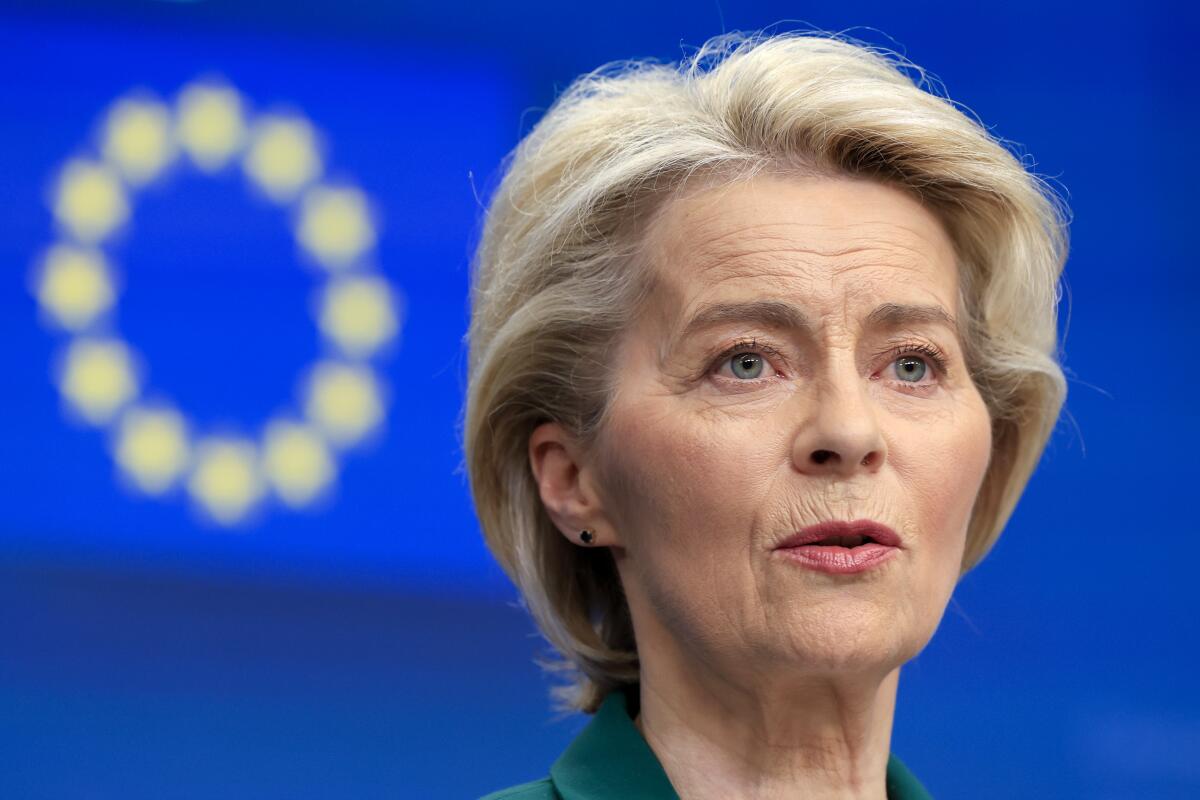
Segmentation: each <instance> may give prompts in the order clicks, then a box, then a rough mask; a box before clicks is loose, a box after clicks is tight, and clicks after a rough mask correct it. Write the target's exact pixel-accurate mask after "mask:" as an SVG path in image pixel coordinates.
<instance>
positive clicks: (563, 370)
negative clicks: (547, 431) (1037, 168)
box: [463, 32, 1067, 713]
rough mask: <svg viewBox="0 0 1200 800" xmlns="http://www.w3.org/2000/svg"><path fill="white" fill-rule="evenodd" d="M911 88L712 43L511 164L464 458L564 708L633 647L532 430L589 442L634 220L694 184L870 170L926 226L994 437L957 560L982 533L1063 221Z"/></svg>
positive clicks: (812, 49) (788, 55)
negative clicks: (956, 286)
mask: <svg viewBox="0 0 1200 800" xmlns="http://www.w3.org/2000/svg"><path fill="white" fill-rule="evenodd" d="M927 87H928V81H927V79H926V77H925V75H924V73H922V72H921V71H920V69H919V68H917V67H915V66H914V65H912V64H911V63H909V62H907V61H905V60H904V59H902V58H901V57H899V56H897V55H895V54H894V53H891V52H889V51H884V50H879V49H875V48H872V47H869V46H865V45H862V44H859V43H856V42H853V41H850V40H847V39H845V38H844V37H840V36H834V35H830V34H824V33H810V32H804V33H787V34H780V35H763V34H754V35H744V34H732V35H725V36H721V37H718V38H715V39H713V40H711V41H709V42H707V43H706V44H704V45H703V46H702V47H701V48H700V49H699V50H698V51H697V52H696V53H695V54H694V55H693V56H691V57H690V58H687V59H685V60H684V61H683V62H681V63H680V64H679V65H663V64H658V63H648V62H621V63H619V64H614V65H609V66H607V67H604V68H601V69H600V70H597V71H596V72H593V73H590V74H588V75H585V76H583V77H581V78H579V79H578V80H576V81H575V82H574V83H573V84H572V85H571V86H570V87H569V88H568V89H567V90H566V91H565V93H564V94H563V95H562V96H561V97H559V98H558V100H557V101H556V102H555V103H554V105H553V106H552V107H551V108H550V109H549V111H548V112H547V113H546V114H545V116H543V118H542V119H541V121H540V122H539V123H538V124H537V125H536V127H535V128H534V129H533V130H532V132H530V133H529V135H528V136H527V137H525V139H524V140H523V141H521V143H520V144H519V145H518V146H517V148H516V149H515V150H514V151H513V153H512V154H510V156H509V157H508V159H507V160H506V163H505V170H504V174H503V179H502V180H501V182H500V184H499V186H498V187H497V189H496V191H495V193H494V195H493V197H492V199H491V201H490V205H489V207H488V210H487V214H486V218H485V220H484V225H483V230H482V235H481V239H480V242H479V245H478V249H477V252H476V256H475V261H474V275H473V287H472V314H471V324H470V330H469V332H468V347H469V368H468V369H469V378H468V389H467V401H466V408H465V419H464V424H463V434H464V452H465V456H466V466H467V471H468V475H469V478H470V483H471V491H472V494H473V497H474V501H475V506H476V511H477V513H478V515H479V520H480V524H481V526H482V529H483V534H484V537H485V539H486V541H487V544H488V547H489V548H490V549H491V551H492V553H493V554H494V555H495V557H496V559H497V560H498V561H499V563H500V565H501V566H502V567H503V568H504V570H505V572H506V573H507V574H508V576H509V577H510V578H511V579H512V581H513V582H514V583H515V584H516V586H517V587H518V588H519V590H520V591H521V593H522V595H523V597H524V601H525V604H526V606H527V608H528V609H529V611H530V613H531V614H532V616H533V618H534V619H535V621H536V622H537V624H538V626H539V627H540V629H541V631H542V632H543V634H544V635H545V636H546V638H547V639H548V640H549V642H550V643H551V644H552V645H553V646H554V647H555V648H556V649H557V650H558V651H559V652H560V653H561V654H562V656H563V657H564V658H563V659H562V660H558V661H553V662H549V663H543V666H544V667H547V668H550V669H555V670H565V671H566V672H568V673H569V674H568V680H569V683H568V685H566V686H559V687H556V688H555V690H554V693H555V694H556V696H557V697H558V699H559V701H560V702H559V708H562V709H578V710H581V711H585V712H589V713H590V712H594V711H595V709H596V708H597V706H598V705H599V703H600V701H601V700H602V699H603V698H604V696H605V695H607V694H608V693H609V692H610V691H612V690H614V689H617V688H620V687H622V686H625V685H628V684H634V683H636V682H637V681H638V657H637V647H636V643H635V641H634V637H633V627H632V624H631V621H630V617H629V609H628V606H627V604H626V602H625V598H624V594H623V592H622V589H621V585H620V580H619V578H618V575H617V572H616V568H615V564H614V562H613V560H612V557H611V554H610V553H609V551H608V550H607V548H596V549H590V548H584V547H578V546H575V545H573V544H572V543H570V542H568V541H567V540H566V539H565V538H564V537H563V536H562V535H560V534H559V533H558V532H557V530H556V529H555V526H554V525H553V523H552V522H551V521H550V518H549V516H548V515H547V513H546V511H545V509H544V508H543V506H542V503H541V500H540V497H539V493H538V488H537V485H536V484H535V482H534V480H533V475H532V472H531V469H530V465H529V457H528V443H529V436H530V434H531V432H532V431H533V430H534V428H535V427H537V426H538V425H539V424H541V423H543V422H546V421H551V420H553V421H557V422H560V423H562V424H563V425H565V426H566V427H567V428H568V429H569V430H570V431H572V432H573V433H574V434H576V435H577V436H578V437H579V438H580V440H581V441H582V442H584V443H585V445H586V444H590V443H594V442H595V435H596V433H597V432H598V431H599V430H600V429H601V427H602V426H603V423H604V420H605V415H606V410H607V408H608V400H609V396H610V389H611V387H612V385H613V379H614V373H613V365H611V364H609V363H608V359H607V358H606V356H607V354H608V353H609V352H611V349H612V347H613V345H614V343H615V342H616V341H617V338H618V337H619V336H620V334H621V332H622V331H623V330H625V329H626V328H627V327H628V326H629V324H630V323H631V322H632V320H633V318H634V317H635V316H636V315H637V313H638V311H639V307H640V305H641V301H642V299H643V298H644V297H645V295H646V292H647V291H648V287H649V285H650V283H649V281H650V280H651V279H650V278H648V276H647V272H648V270H647V269H645V268H643V267H641V266H639V263H638V262H639V259H637V258H636V255H637V254H638V252H639V250H638V248H639V244H640V240H641V238H642V235H643V234H644V232H645V229H646V220H647V219H649V218H650V217H651V215H652V213H653V210H654V209H655V208H656V207H657V208H661V207H662V203H663V201H664V200H665V199H666V198H668V197H671V196H672V195H673V194H674V193H676V192H678V191H679V190H680V189H681V188H682V186H683V185H684V183H685V181H687V180H688V179H689V178H691V177H693V176H695V175H697V174H699V173H703V174H706V175H709V176H716V177H717V178H718V179H726V180H735V179H740V178H744V177H747V176H750V175H753V174H756V173H758V172H761V171H764V170H767V169H773V170H784V171H787V170H796V171H806V172H808V173H812V172H814V171H815V172H817V173H819V174H826V175H835V176H865V177H869V178H873V179H876V180H880V181H885V182H887V183H889V184H891V185H894V186H897V187H900V188H901V189H903V190H905V191H907V192H909V193H911V195H912V196H914V197H916V198H918V199H919V200H920V201H921V202H923V203H924V204H925V205H926V207H928V208H930V209H931V210H933V211H934V213H936V214H937V215H938V216H939V217H940V219H941V220H942V222H943V224H944V225H945V227H946V230H947V232H948V233H949V235H950V237H951V239H952V241H953V242H954V245H955V248H956V252H957V256H958V260H959V272H960V286H961V290H960V298H959V309H958V313H959V314H960V319H961V320H965V324H963V326H962V327H963V330H964V334H965V336H966V340H967V341H966V350H967V353H966V355H967V364H968V368H969V369H970V372H971V375H972V378H973V379H974V381H975V383H976V385H977V386H978V388H979V390H980V393H981V394H982V396H983V398H984V400H985V402H986V404H987V408H988V410H989V413H990V415H991V419H992V431H993V449H992V457H991V461H990V463H989V465H988V471H987V474H986V475H985V477H984V481H983V485H982V487H981V489H980V492H979V495H978V497H977V498H976V502H975V506H974V509H973V511H972V517H971V521H970V524H969V527H968V534H967V545H966V551H965V554H964V558H963V563H962V569H961V573H962V574H965V573H966V572H967V571H968V570H969V569H971V568H972V567H974V566H975V565H976V564H978V563H979V561H980V560H982V559H983V557H984V556H985V555H986V554H987V552H988V550H989V549H990V548H991V547H992V545H993V544H994V543H995V542H996V540H997V538H998V537H999V535H1000V533H1001V531H1002V530H1003V528H1004V525H1005V523H1006V522H1007V521H1008V518H1009V517H1010V515H1011V514H1012V511H1013V509H1014V507H1015V506H1016V503H1017V500H1018V498H1019V497H1020V495H1021V493H1022V491H1023V490H1024V488H1025V485H1026V483H1027V482H1028V480H1029V478H1030V476H1031V474H1032V473H1033V470H1034V468H1035V467H1036V465H1037V463H1038V461H1039V459H1040V457H1041V454H1042V451H1043V449H1044V447H1045V444H1046V442H1047V440H1048V439H1049V437H1050V434H1051V432H1052V431H1053V428H1054V426H1055V423H1056V421H1057V419H1058V415H1059V412H1060V410H1061V407H1062V404H1063V401H1064V399H1065V397H1066V381H1065V379H1064V376H1063V372H1062V369H1061V368H1060V366H1059V360H1060V359H1059V353H1058V344H1057V306H1058V301H1059V298H1060V296H1061V295H1060V287H1059V277H1060V274H1061V272H1062V268H1063V264H1064V261H1065V259H1066V252H1067V236H1066V225H1067V222H1066V210H1065V207H1064V206H1063V205H1062V203H1061V201H1060V200H1059V199H1058V197H1057V195H1056V194H1055V193H1054V192H1053V191H1052V190H1051V189H1050V188H1049V187H1048V186H1047V185H1046V184H1045V182H1044V181H1042V180H1041V179H1040V178H1038V177H1037V176H1036V175H1034V174H1032V173H1031V172H1030V171H1029V170H1027V169H1026V168H1025V167H1024V166H1023V165H1022V163H1021V162H1020V161H1018V160H1017V158H1015V157H1014V156H1013V155H1012V154H1011V153H1010V152H1009V151H1008V150H1007V149H1005V147H1004V146H1003V145H1002V144H1001V143H1000V142H999V141H998V140H997V139H995V138H994V137H993V136H991V135H990V134H989V133H988V132H987V131H986V130H985V129H984V128H983V126H982V125H981V124H980V123H978V122H977V121H975V120H974V119H972V118H970V117H968V116H967V115H965V114H964V113H963V112H962V111H960V110H959V109H958V108H956V107H955V105H954V104H953V103H951V102H950V101H949V100H947V99H945V98H943V97H941V96H938V95H936V94H934V93H933V92H932V91H930V90H929V89H928V88H927ZM960 577H961V575H960Z"/></svg>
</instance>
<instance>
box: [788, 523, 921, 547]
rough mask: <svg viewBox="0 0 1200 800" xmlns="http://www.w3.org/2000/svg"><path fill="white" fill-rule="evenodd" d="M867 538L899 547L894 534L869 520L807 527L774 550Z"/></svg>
mask: <svg viewBox="0 0 1200 800" xmlns="http://www.w3.org/2000/svg"><path fill="white" fill-rule="evenodd" d="M855 535H858V536H869V537H870V538H871V539H873V540H875V541H876V542H878V543H879V544H884V545H888V546H890V547H900V546H901V544H900V537H899V536H897V535H896V532H895V531H894V530H892V529H891V528H889V527H888V526H887V525H884V524H883V523H881V522H875V521H874V520H869V519H857V520H854V521H853V522H842V521H840V520H830V521H829V522H819V523H817V524H816V525H809V526H808V527H807V528H802V529H801V530H799V531H798V532H796V533H794V534H792V535H791V536H789V537H787V538H786V539H784V540H783V541H782V542H780V543H779V544H778V545H777V546H776V548H775V549H777V550H778V549H781V548H784V547H800V546H801V545H805V544H812V543H813V542H819V541H821V540H822V539H826V538H828V537H830V536H855Z"/></svg>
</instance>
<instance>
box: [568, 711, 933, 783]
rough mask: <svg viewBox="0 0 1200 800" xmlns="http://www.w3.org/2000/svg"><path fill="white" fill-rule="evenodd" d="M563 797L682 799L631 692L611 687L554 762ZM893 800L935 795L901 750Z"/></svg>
mask: <svg viewBox="0 0 1200 800" xmlns="http://www.w3.org/2000/svg"><path fill="white" fill-rule="evenodd" d="M550 778H551V780H553V781H554V788H555V789H557V790H558V793H559V794H560V795H561V796H562V798H563V800H616V799H617V798H620V799H621V800H679V795H678V794H676V793H675V789H674V787H672V786H671V782H670V781H669V780H668V779H667V773H666V772H664V771H663V768H662V765H661V764H660V763H658V758H657V757H656V756H655V755H654V751H653V750H651V749H650V745H648V744H646V740H645V739H644V738H642V735H641V733H640V732H639V731H638V729H637V728H636V727H634V724H633V720H632V719H630V717H629V711H628V710H627V706H626V700H625V694H624V692H621V691H614V692H611V693H610V694H609V695H608V696H607V697H606V698H604V702H603V703H601V704H600V708H599V709H597V710H596V714H595V716H594V717H593V718H592V719H591V721H590V722H588V724H587V726H586V727H585V728H584V729H583V731H582V732H581V733H580V734H579V736H577V737H576V738H575V741H573V742H572V743H571V745H570V746H569V747H568V748H567V749H566V750H565V751H564V752H563V754H562V755H561V756H560V757H559V759H558V760H557V761H555V762H554V765H553V766H552V767H550ZM887 796H888V800H932V799H931V798H930V796H929V793H928V792H926V791H925V787H923V786H922V785H921V782H920V781H918V780H917V779H916V777H915V776H914V775H913V774H912V773H911V772H909V771H908V768H907V767H905V766H904V764H902V763H901V762H900V759H898V758H896V756H895V755H889V756H888V764H887Z"/></svg>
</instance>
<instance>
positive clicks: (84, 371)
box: [59, 339, 138, 425]
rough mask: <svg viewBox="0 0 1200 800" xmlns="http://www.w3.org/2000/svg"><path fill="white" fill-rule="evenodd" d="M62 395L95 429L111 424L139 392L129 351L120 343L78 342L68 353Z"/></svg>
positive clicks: (73, 343)
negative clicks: (98, 426) (116, 415)
mask: <svg viewBox="0 0 1200 800" xmlns="http://www.w3.org/2000/svg"><path fill="white" fill-rule="evenodd" d="M59 391H61V392H62V394H63V397H65V398H66V399H67V401H68V402H70V404H71V405H72V406H73V407H74V408H75V409H76V410H77V411H78V412H79V413H80V414H81V415H82V416H83V418H84V419H85V420H87V421H88V422H89V423H91V424H92V425H103V424H106V423H108V422H109V421H110V420H111V419H112V418H113V416H114V415H115V414H116V412H117V410H118V409H119V408H120V407H121V406H123V405H124V404H125V403H126V402H128V401H129V400H130V399H131V398H133V397H134V396H135V395H136V394H137V391H138V382H137V378H136V376H135V375H134V369H133V365H132V359H131V357H130V354H129V349H128V348H127V347H126V346H125V344H124V343H123V342H120V341H117V340H99V339H94V340H89V339H80V340H75V341H74V342H72V343H71V345H70V346H69V347H68V349H67V354H66V359H65V363H64V366H63V369H62V374H61V375H60V378H59Z"/></svg>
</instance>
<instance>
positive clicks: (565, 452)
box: [529, 422, 620, 547]
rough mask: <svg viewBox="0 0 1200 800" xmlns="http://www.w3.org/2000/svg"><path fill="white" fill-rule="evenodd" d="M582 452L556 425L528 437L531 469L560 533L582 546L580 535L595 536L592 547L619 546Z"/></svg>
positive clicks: (576, 443)
mask: <svg viewBox="0 0 1200 800" xmlns="http://www.w3.org/2000/svg"><path fill="white" fill-rule="evenodd" d="M585 456H586V454H585V453H584V452H583V448H582V447H581V446H580V445H579V444H578V442H576V440H575V437H573V436H572V435H571V434H570V433H569V432H568V431H567V429H566V428H564V427H563V426H562V425H561V424H559V423H557V422H544V423H542V424H541V425H539V426H538V427H537V428H535V429H534V431H533V433H532V434H530V436H529V465H530V467H531V468H532V470H533V479H534V482H535V483H536V484H537V487H538V494H539V495H540V496H541V498H542V505H543V506H545V508H546V512H547V513H548V514H549V515H550V519H551V520H552V521H553V522H554V524H555V526H556V527H557V528H558V530H559V532H560V533H562V535H563V536H565V537H567V539H568V540H570V541H571V542H573V543H574V544H581V541H580V539H579V533H580V531H582V530H584V529H587V530H590V531H591V532H592V534H593V536H595V539H594V540H593V542H592V544H591V545H589V546H591V547H597V546H599V547H604V546H609V547H611V546H613V545H618V546H619V545H620V541H619V539H618V538H617V535H616V531H615V530H614V529H613V526H612V525H610V524H609V521H608V518H607V517H606V516H605V511H604V507H603V504H602V502H601V497H600V493H599V492H598V491H597V490H596V482H595V470H594V468H593V467H592V466H591V464H590V463H589V462H588V461H586V458H585Z"/></svg>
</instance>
